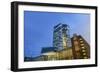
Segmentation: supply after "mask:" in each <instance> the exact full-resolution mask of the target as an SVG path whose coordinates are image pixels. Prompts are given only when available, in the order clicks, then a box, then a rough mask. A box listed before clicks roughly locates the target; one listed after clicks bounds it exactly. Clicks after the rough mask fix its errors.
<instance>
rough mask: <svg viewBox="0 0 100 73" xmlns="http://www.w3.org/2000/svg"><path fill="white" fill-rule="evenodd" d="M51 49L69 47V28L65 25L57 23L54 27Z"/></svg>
mask: <svg viewBox="0 0 100 73" xmlns="http://www.w3.org/2000/svg"><path fill="white" fill-rule="evenodd" d="M53 47H57V50H62V49H67V48H69V47H71V40H70V34H69V26H68V25H67V24H62V23H59V24H58V25H56V26H54V32H53Z"/></svg>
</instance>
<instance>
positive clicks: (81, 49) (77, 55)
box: [71, 34, 90, 59]
mask: <svg viewBox="0 0 100 73" xmlns="http://www.w3.org/2000/svg"><path fill="white" fill-rule="evenodd" d="M71 41H72V51H73V57H74V59H88V58H90V46H89V44H88V43H87V42H86V40H85V39H84V38H83V37H82V36H81V35H76V34H74V35H73V37H72V38H71Z"/></svg>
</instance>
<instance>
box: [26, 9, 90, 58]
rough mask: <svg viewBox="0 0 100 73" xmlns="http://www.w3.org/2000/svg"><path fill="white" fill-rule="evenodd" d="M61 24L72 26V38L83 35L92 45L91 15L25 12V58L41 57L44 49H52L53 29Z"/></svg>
mask: <svg viewBox="0 0 100 73" xmlns="http://www.w3.org/2000/svg"><path fill="white" fill-rule="evenodd" d="M59 23H64V24H68V25H69V26H70V36H71V37H72V36H73V34H74V33H77V34H78V35H82V36H83V37H84V38H85V40H86V41H87V42H88V43H90V15H89V14H79V13H58V12H57V13H55V12H33V11H24V56H27V57H36V56H39V55H40V52H41V49H42V47H52V44H53V43H52V42H53V27H54V26H55V25H57V24H59Z"/></svg>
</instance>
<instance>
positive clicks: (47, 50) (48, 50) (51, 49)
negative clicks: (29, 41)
mask: <svg viewBox="0 0 100 73" xmlns="http://www.w3.org/2000/svg"><path fill="white" fill-rule="evenodd" d="M56 50H57V48H56V47H43V48H42V51H41V53H47V52H51V51H56Z"/></svg>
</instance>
